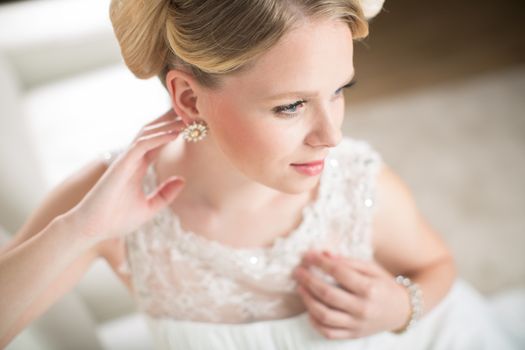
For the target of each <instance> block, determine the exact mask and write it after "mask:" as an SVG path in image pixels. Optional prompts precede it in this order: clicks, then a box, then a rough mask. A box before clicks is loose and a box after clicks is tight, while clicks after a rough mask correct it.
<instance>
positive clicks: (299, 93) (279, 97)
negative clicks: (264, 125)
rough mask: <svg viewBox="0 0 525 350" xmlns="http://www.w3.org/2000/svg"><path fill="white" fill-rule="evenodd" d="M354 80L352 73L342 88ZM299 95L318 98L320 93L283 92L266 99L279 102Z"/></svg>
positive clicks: (353, 73)
mask: <svg viewBox="0 0 525 350" xmlns="http://www.w3.org/2000/svg"><path fill="white" fill-rule="evenodd" d="M354 78H355V72H352V74H351V75H350V77H349V78H348V79H346V83H344V84H343V85H341V87H343V86H345V85H347V84H349V83H351V82H352V80H353V79H354ZM298 95H301V96H304V97H309V98H311V97H316V96H318V95H319V93H318V92H316V91H289V92H283V93H279V94H275V95H272V96H269V97H267V98H266V100H278V99H283V98H285V97H297V96H298Z"/></svg>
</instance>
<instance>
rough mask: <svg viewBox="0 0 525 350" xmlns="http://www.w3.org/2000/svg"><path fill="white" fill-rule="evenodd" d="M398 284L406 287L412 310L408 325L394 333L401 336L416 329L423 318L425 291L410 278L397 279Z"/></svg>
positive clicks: (399, 276)
mask: <svg viewBox="0 0 525 350" xmlns="http://www.w3.org/2000/svg"><path fill="white" fill-rule="evenodd" d="M396 283H397V284H400V285H402V286H404V287H405V288H406V289H407V290H408V293H409V294H410V308H411V310H412V311H411V313H410V319H409V320H408V322H407V324H406V325H405V326H404V327H403V328H401V329H399V330H395V331H392V332H393V333H396V334H401V333H405V332H406V331H407V330H409V329H411V328H412V327H414V325H415V324H416V323H417V321H418V320H419V319H420V318H421V313H422V312H423V291H422V290H421V288H420V287H419V285H418V284H417V283H414V282H412V281H411V280H410V278H408V277H405V276H402V275H398V276H397V277H396Z"/></svg>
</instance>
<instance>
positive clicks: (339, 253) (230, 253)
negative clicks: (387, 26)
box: [0, 0, 507, 350]
mask: <svg viewBox="0 0 525 350" xmlns="http://www.w3.org/2000/svg"><path fill="white" fill-rule="evenodd" d="M381 7H382V1H381V0H370V1H358V0H289V1H280V0H232V1H203V0H200V1H197V0H192V1H189V0H172V1H168V0H151V1H142V0H120V1H118V0H115V1H112V3H111V9H110V16H111V20H112V23H113V27H114V30H115V34H116V36H117V38H118V40H119V43H120V47H121V50H122V55H123V57H124V60H125V62H126V64H127V66H128V67H129V69H130V70H131V71H132V72H133V73H134V74H135V75H136V76H137V77H139V78H144V79H146V78H150V77H153V76H158V77H159V78H160V80H161V82H162V83H163V84H164V86H165V87H166V89H167V93H169V96H170V98H171V102H172V109H171V110H170V111H168V112H167V113H166V114H165V115H163V116H161V117H160V118H158V119H155V120H152V121H151V123H149V124H148V125H146V126H145V127H144V128H142V129H141V131H140V132H139V133H138V135H137V137H136V138H135V139H134V140H133V142H132V143H131V145H129V146H128V147H125V148H123V149H121V150H114V152H110V153H108V156H107V158H104V159H100V160H98V161H95V162H93V163H91V164H89V165H88V166H86V167H85V168H84V169H82V170H81V171H79V173H78V174H74V175H72V176H71V177H70V178H68V179H67V180H66V181H64V182H63V183H62V184H61V185H60V186H59V187H57V188H56V189H55V190H54V191H52V192H51V193H50V194H49V196H48V197H47V198H46V200H45V201H44V203H43V204H42V207H41V208H40V209H39V210H37V211H36V212H35V213H34V214H33V215H32V216H31V218H30V219H29V220H28V221H27V223H26V224H25V225H24V226H23V228H22V229H21V230H20V231H19V232H18V233H17V235H16V237H15V238H14V239H13V241H12V242H11V243H10V245H9V246H7V247H6V248H4V252H3V254H2V256H1V260H0V261H1V265H0V267H1V268H0V272H1V274H0V288H1V289H0V292H1V295H2V298H0V299H1V301H0V303H1V306H2V315H1V323H0V330H1V332H0V336H1V339H2V342H1V344H0V345H5V344H6V343H7V342H9V340H10V339H12V337H13V336H14V335H15V334H17V333H18V332H19V331H20V330H21V329H23V328H24V327H25V325H27V324H28V323H29V322H30V321H31V320H32V319H34V318H36V317H37V316H38V315H39V314H41V313H42V312H43V311H44V310H45V309H46V308H47V307H48V306H49V305H51V304H52V303H53V302H54V301H55V300H56V299H57V298H58V297H60V295H62V294H63V293H64V292H65V291H67V290H68V289H70V288H71V287H72V286H73V285H74V284H75V283H76V281H78V280H79V279H80V277H81V276H82V274H83V273H84V272H85V271H86V269H87V268H88V267H89V265H90V263H91V262H92V261H93V260H94V259H95V258H96V257H99V256H101V257H104V258H105V259H106V260H107V261H108V263H109V264H110V265H111V266H112V268H113V270H114V271H115V273H116V274H117V275H118V276H119V277H120V278H121V279H122V281H123V283H125V284H126V285H127V286H128V287H129V289H130V292H131V293H132V295H133V297H134V298H135V300H136V302H137V306H138V307H139V309H140V310H141V311H142V312H143V313H144V315H146V317H147V319H148V324H149V326H150V327H151V331H152V335H153V339H154V340H155V344H156V347H157V348H158V349H301V350H305V349H347V350H351V349H365V348H366V349H447V350H448V349H481V348H483V346H488V348H491V349H505V348H506V346H507V345H506V344H505V340H504V338H503V336H502V335H501V334H500V333H499V332H498V329H497V326H496V325H495V324H493V323H492V322H491V320H490V318H489V317H488V316H489V315H488V313H487V312H486V310H485V309H484V303H483V300H482V299H481V298H480V295H479V294H477V292H476V291H475V290H473V289H471V288H470V287H469V286H468V285H467V284H466V283H464V282H463V281H461V280H459V279H457V275H456V269H455V266H454V261H453V258H452V256H451V253H450V251H449V249H448V248H447V247H446V245H445V244H444V242H443V241H442V240H441V239H440V236H439V234H438V233H437V232H435V231H434V230H433V229H432V228H431V227H430V226H429V224H428V223H427V222H426V221H425V220H424V218H423V217H422V216H421V215H420V213H419V212H418V210H417V208H416V207H415V203H414V200H413V198H412V195H411V194H410V192H409V190H408V188H407V187H406V186H405V185H404V184H403V182H402V181H401V179H400V178H399V177H398V176H397V175H396V174H395V173H394V172H393V171H392V169H390V168H389V167H388V166H387V165H386V164H385V163H384V162H383V160H382V158H381V156H380V155H379V154H378V153H377V152H376V151H375V150H374V149H373V147H371V146H370V145H369V144H368V143H367V142H366V141H364V140H356V139H351V138H349V137H344V136H343V135H342V133H341V125H342V122H343V115H344V99H343V93H342V90H343V89H344V88H349V87H351V86H352V84H353V82H355V71H356V69H355V67H354V65H353V40H359V39H362V38H364V37H366V36H367V34H368V22H367V20H368V19H370V18H372V17H373V16H375V15H376V14H377V13H378V12H379V11H380V9H381ZM116 93H118V92H116ZM129 103H140V101H130V102H129ZM37 270H38V271H39V272H38V273H37V272H36V271H37Z"/></svg>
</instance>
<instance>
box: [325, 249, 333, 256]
mask: <svg viewBox="0 0 525 350" xmlns="http://www.w3.org/2000/svg"><path fill="white" fill-rule="evenodd" d="M323 255H324V256H326V257H327V258H333V257H334V256H333V255H332V254H331V253H330V252H329V251H327V250H323Z"/></svg>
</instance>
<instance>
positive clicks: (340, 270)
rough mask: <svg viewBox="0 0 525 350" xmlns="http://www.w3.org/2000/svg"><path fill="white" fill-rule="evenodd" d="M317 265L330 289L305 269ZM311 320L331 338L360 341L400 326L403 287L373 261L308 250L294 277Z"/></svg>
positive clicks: (405, 300)
mask: <svg viewBox="0 0 525 350" xmlns="http://www.w3.org/2000/svg"><path fill="white" fill-rule="evenodd" d="M311 266H317V267H318V268H319V269H320V270H322V271H323V272H324V273H326V274H328V275H329V276H331V277H332V278H333V279H334V280H335V281H336V283H337V284H338V285H337V286H336V285H333V284H330V283H327V282H325V281H323V280H322V279H321V278H320V277H318V276H316V275H315V274H314V273H312V272H311V271H309V267H311ZM293 276H294V278H295V279H296V280H297V282H298V287H297V290H298V292H299V294H300V295H301V298H302V300H303V302H304V304H305V305H306V308H307V310H308V313H309V316H310V322H311V323H312V325H313V326H314V327H315V328H316V329H317V330H319V332H320V333H321V334H322V335H323V336H325V337H326V338H330V339H345V338H359V337H365V336H368V335H372V334H374V333H378V332H382V331H392V330H397V329H400V328H402V327H403V326H404V325H405V323H406V322H407V321H408V318H409V315H410V301H409V296H408V293H407V291H406V290H405V288H404V287H403V286H401V285H399V284H397V283H396V281H395V279H394V276H392V275H391V274H390V273H389V272H388V271H386V270H385V269H383V267H381V266H380V265H378V264H377V263H375V262H373V261H370V262H369V261H364V260H358V259H352V258H348V257H342V256H333V255H331V254H328V255H325V254H322V253H321V252H307V253H306V254H305V256H304V257H303V260H302V261H301V265H300V266H298V267H297V268H296V269H295V270H294V273H293Z"/></svg>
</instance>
